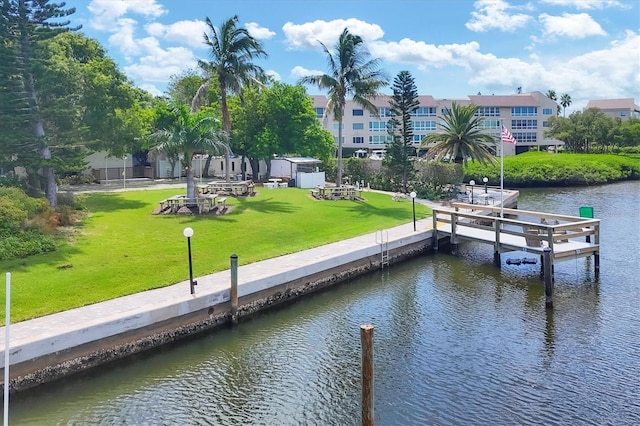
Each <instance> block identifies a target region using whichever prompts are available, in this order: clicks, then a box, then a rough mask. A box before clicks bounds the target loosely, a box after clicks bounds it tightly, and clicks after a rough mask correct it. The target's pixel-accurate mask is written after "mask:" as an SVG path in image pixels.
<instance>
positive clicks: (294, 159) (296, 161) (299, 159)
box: [279, 157, 322, 164]
mask: <svg viewBox="0 0 640 426" xmlns="http://www.w3.org/2000/svg"><path fill="white" fill-rule="evenodd" d="M279 160H287V161H289V162H291V163H294V164H305V163H306V164H315V163H322V160H318V159H317V158H311V157H281V158H279Z"/></svg>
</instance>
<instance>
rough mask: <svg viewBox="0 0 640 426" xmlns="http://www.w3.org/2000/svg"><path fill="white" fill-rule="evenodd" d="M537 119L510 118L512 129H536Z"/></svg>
mask: <svg viewBox="0 0 640 426" xmlns="http://www.w3.org/2000/svg"><path fill="white" fill-rule="evenodd" d="M537 128H538V120H511V129H512V130H514V129H515V130H525V129H533V130H535V129H537Z"/></svg>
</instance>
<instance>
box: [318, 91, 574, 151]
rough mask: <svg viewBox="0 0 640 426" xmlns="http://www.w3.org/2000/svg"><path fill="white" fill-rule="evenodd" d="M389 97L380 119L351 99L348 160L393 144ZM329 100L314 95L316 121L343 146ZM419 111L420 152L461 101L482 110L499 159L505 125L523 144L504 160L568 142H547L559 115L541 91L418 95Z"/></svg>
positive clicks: (416, 137)
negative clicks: (442, 96) (441, 96)
mask: <svg viewBox="0 0 640 426" xmlns="http://www.w3.org/2000/svg"><path fill="white" fill-rule="evenodd" d="M389 99H390V98H389V97H386V96H385V97H380V98H376V99H375V100H374V101H373V103H374V105H376V107H378V113H379V116H375V115H373V114H370V113H369V111H367V110H364V109H363V108H362V107H361V106H360V105H358V104H356V103H355V102H353V101H352V100H347V103H346V106H345V110H344V117H343V123H342V127H343V128H342V137H343V140H342V144H343V150H344V152H343V156H345V157H346V156H351V155H352V153H354V152H356V151H358V152H364V151H365V150H366V151H367V152H369V153H372V152H374V151H376V152H377V151H379V150H382V149H384V147H385V145H386V143H387V142H389V141H390V135H389V134H388V133H387V122H388V121H389V119H390V118H391V115H390V114H391V106H390V105H389ZM327 101H328V99H327V98H326V97H325V96H322V95H319V96H318V95H316V96H313V103H314V108H315V110H316V116H317V117H318V119H319V120H321V121H322V123H323V127H324V128H325V129H326V130H328V131H329V132H331V134H332V135H333V137H334V139H335V141H336V144H337V142H338V122H337V121H335V120H334V119H333V117H332V114H331V111H327V110H326V106H327ZM418 101H419V106H418V107H417V108H416V109H415V110H414V112H413V114H412V117H413V119H412V122H413V141H414V142H413V143H414V146H415V147H416V148H418V147H419V146H420V143H421V141H422V139H423V138H424V137H425V136H427V135H428V134H430V133H435V132H438V131H440V126H441V124H440V123H441V120H442V117H443V115H444V113H445V111H447V109H449V108H451V104H452V103H453V102H456V103H457V104H459V105H469V104H472V103H473V104H475V105H478V106H479V107H480V109H479V110H478V112H477V115H478V116H481V117H483V118H484V120H483V126H484V129H485V131H486V132H487V133H488V134H490V135H492V136H494V138H495V141H496V143H495V145H493V146H492V147H491V149H492V150H493V152H494V153H495V154H496V155H500V149H501V143H500V123H501V122H502V123H503V124H504V125H505V127H507V128H508V129H509V130H510V131H511V133H512V134H513V136H514V137H515V138H516V140H517V141H518V143H517V144H516V145H515V146H514V145H512V144H506V145H505V146H504V150H505V151H504V155H505V156H508V155H515V154H520V153H522V152H526V151H528V150H530V149H531V148H532V147H538V148H539V149H547V147H550V146H553V147H554V148H555V147H557V146H558V145H563V144H564V143H563V142H561V141H559V140H556V139H548V138H545V136H544V132H545V130H547V128H548V120H549V118H551V117H555V116H556V114H557V109H558V105H557V104H556V102H555V101H553V100H551V99H549V98H547V97H546V96H545V95H544V94H542V93H541V92H531V93H520V94H516V95H507V96H496V95H475V96H469V97H468V98H467V99H435V98H434V97H433V96H428V95H423V96H418Z"/></svg>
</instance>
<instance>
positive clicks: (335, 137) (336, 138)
mask: <svg viewBox="0 0 640 426" xmlns="http://www.w3.org/2000/svg"><path fill="white" fill-rule="evenodd" d="M333 141H334V142H335V143H336V145H338V137H337V136H334V137H333ZM342 143H344V136H343V137H342Z"/></svg>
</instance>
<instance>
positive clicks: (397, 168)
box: [384, 71, 420, 193]
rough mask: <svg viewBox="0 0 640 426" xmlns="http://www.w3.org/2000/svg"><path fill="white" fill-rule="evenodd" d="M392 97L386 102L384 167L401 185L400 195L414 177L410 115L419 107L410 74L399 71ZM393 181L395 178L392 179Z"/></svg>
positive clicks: (415, 88)
mask: <svg viewBox="0 0 640 426" xmlns="http://www.w3.org/2000/svg"><path fill="white" fill-rule="evenodd" d="M391 88H392V89H393V97H392V98H391V100H390V101H389V104H390V105H391V115H392V118H391V119H390V120H389V122H388V131H389V134H390V135H391V136H392V141H391V142H390V143H388V144H387V152H386V154H385V158H384V165H385V166H386V167H387V168H389V169H390V170H391V172H392V173H393V175H394V176H395V177H396V178H397V181H398V182H400V186H401V189H402V192H405V193H406V192H407V191H408V188H407V183H408V182H409V180H410V179H411V175H412V174H413V160H412V154H413V153H414V147H413V126H412V123H411V113H412V112H414V111H415V109H416V107H417V106H418V105H419V104H420V103H419V101H418V88H417V86H416V83H415V80H414V79H413V77H412V76H411V73H410V72H409V71H400V73H398V75H397V76H396V78H395V79H394V80H393V85H392V87H391ZM394 180H395V179H394Z"/></svg>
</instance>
